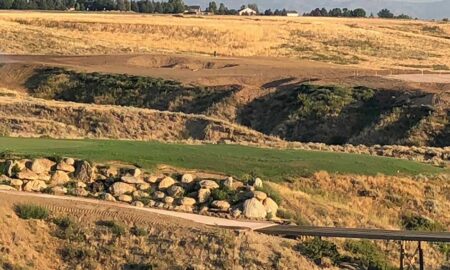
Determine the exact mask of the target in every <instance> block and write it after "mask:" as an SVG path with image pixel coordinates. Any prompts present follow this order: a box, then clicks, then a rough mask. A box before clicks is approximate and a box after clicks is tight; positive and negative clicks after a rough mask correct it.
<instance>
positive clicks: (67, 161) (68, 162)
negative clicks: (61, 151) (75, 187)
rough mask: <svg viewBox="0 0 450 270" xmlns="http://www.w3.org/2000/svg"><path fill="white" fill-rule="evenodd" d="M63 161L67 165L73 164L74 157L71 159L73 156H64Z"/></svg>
mask: <svg viewBox="0 0 450 270" xmlns="http://www.w3.org/2000/svg"><path fill="white" fill-rule="evenodd" d="M64 162H65V163H66V164H67V165H72V166H73V165H75V159H73V158H65V159H64Z"/></svg>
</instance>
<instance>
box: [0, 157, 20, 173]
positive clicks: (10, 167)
mask: <svg viewBox="0 0 450 270" xmlns="http://www.w3.org/2000/svg"><path fill="white" fill-rule="evenodd" d="M21 170H22V169H20V168H19V166H18V165H17V162H16V161H14V160H7V161H5V167H4V169H3V173H4V174H6V175H7V176H9V177H13V176H14V175H15V174H16V173H17V172H18V171H21Z"/></svg>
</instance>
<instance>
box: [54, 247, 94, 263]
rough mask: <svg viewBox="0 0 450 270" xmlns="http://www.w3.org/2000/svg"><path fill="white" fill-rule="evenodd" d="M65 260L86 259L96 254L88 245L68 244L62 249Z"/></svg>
mask: <svg viewBox="0 0 450 270" xmlns="http://www.w3.org/2000/svg"><path fill="white" fill-rule="evenodd" d="M61 256H62V258H63V260H64V261H66V262H67V261H85V260H87V259H89V258H91V257H93V256H94V252H93V251H92V250H90V249H88V248H86V247H78V246H72V245H67V246H65V247H64V248H63V249H62V250H61Z"/></svg>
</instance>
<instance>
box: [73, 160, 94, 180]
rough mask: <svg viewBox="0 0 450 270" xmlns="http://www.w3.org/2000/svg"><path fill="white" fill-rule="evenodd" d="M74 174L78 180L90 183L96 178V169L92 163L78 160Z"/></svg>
mask: <svg viewBox="0 0 450 270" xmlns="http://www.w3.org/2000/svg"><path fill="white" fill-rule="evenodd" d="M74 176H75V178H76V179H77V180H79V181H82V182H85V183H89V182H92V180H93V178H94V169H93V168H92V166H91V164H90V163H89V162H87V161H84V160H78V161H76V162H75V172H74Z"/></svg>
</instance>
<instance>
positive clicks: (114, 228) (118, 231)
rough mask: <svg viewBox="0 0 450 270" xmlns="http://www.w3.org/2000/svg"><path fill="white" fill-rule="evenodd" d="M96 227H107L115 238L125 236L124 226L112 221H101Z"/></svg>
mask: <svg viewBox="0 0 450 270" xmlns="http://www.w3.org/2000/svg"><path fill="white" fill-rule="evenodd" d="M97 225H99V226H104V227H107V228H109V229H110V230H111V232H112V233H113V234H115V235H116V236H122V235H124V234H125V232H126V231H125V226H124V225H123V224H121V223H119V222H117V221H114V220H101V221H98V222H97Z"/></svg>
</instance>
